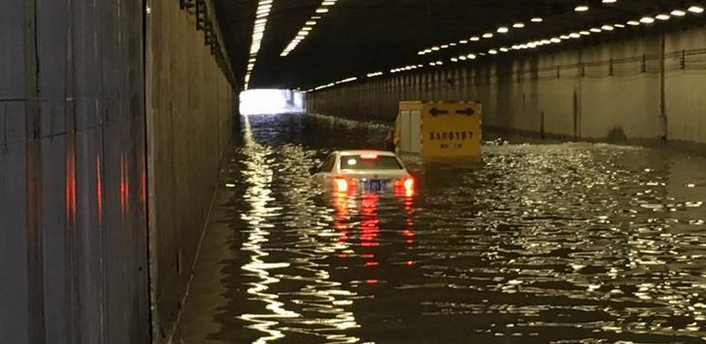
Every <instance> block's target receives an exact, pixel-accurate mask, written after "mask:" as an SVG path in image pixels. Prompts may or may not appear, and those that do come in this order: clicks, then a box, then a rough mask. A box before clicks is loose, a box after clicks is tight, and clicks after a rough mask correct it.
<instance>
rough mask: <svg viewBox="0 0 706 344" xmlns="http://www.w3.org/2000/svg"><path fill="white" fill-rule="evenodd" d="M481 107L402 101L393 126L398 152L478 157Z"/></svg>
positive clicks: (427, 157)
mask: <svg viewBox="0 0 706 344" xmlns="http://www.w3.org/2000/svg"><path fill="white" fill-rule="evenodd" d="M482 109H483V107H482V105H481V104H480V103H477V102H427V101H403V102H400V104H399V113H398V115H397V121H396V125H395V143H396V147H397V152H398V153H402V154H405V153H412V154H419V155H420V156H421V157H422V158H424V159H437V158H440V159H443V158H455V159H466V158H468V159H479V158H480V156H481V138H482V131H481V130H482V123H483V110H482Z"/></svg>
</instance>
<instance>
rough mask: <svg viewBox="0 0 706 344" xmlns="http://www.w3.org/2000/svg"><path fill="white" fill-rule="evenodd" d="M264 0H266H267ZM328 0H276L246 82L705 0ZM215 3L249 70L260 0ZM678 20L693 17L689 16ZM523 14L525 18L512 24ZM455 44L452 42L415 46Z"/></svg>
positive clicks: (451, 50) (540, 34) (406, 57)
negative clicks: (299, 38)
mask: <svg viewBox="0 0 706 344" xmlns="http://www.w3.org/2000/svg"><path fill="white" fill-rule="evenodd" d="M262 1H265V4H267V0H260V2H262ZM322 1H327V0H272V7H271V10H270V13H269V15H268V16H267V24H266V29H265V33H264V36H263V39H262V44H261V49H260V50H259V52H258V54H257V61H256V62H255V67H254V70H253V71H252V77H251V81H250V88H302V89H308V88H313V87H316V86H319V85H323V84H327V83H330V82H333V81H337V80H342V79H346V78H349V77H364V76H365V75H367V74H368V73H371V72H377V71H382V72H385V73H386V74H387V73H389V71H390V70H391V69H394V68H398V67H403V66H408V65H420V64H421V65H424V66H428V65H429V63H430V62H434V61H437V60H440V61H444V62H445V63H450V58H452V57H457V56H460V55H465V54H468V53H474V52H487V51H488V49H491V48H499V47H506V46H507V47H510V46H512V45H514V44H522V43H526V42H529V41H532V40H538V39H544V38H551V37H555V36H558V35H560V34H564V33H569V32H578V31H579V30H587V29H589V28H592V27H595V26H598V27H600V26H602V25H604V24H616V23H623V24H624V23H626V22H627V21H629V20H633V19H637V20H639V19H640V18H641V17H642V16H645V15H651V16H655V15H657V14H659V13H670V12H671V11H672V10H674V9H676V8H683V9H687V8H688V7H690V6H692V5H694V4H699V2H698V1H684V2H681V1H673V0H617V1H616V2H615V3H602V1H601V0H594V1H579V0H521V1H520V0H338V1H335V5H330V6H328V7H327V8H328V9H329V12H328V13H323V14H317V13H315V12H316V10H317V8H320V7H322ZM328 1H332V0H328ZM580 4H588V5H589V6H590V9H589V10H588V11H587V12H576V11H575V8H576V6H577V5H580ZM216 6H217V10H218V12H219V20H220V23H221V28H222V30H223V33H224V36H225V39H226V46H227V48H228V51H229V54H230V58H231V60H232V62H233V66H234V70H235V71H236V72H238V71H239V72H240V73H239V74H240V77H241V78H243V76H244V75H245V74H246V71H247V65H248V60H249V58H250V56H249V55H250V50H251V43H252V37H253V27H254V23H255V20H256V18H255V16H256V11H257V9H258V0H216ZM315 15H320V16H321V19H317V20H316V21H317V24H316V25H315V26H313V28H312V30H311V31H309V32H310V33H309V34H308V36H306V37H305V39H304V40H303V41H301V43H300V44H299V45H298V46H297V47H296V49H294V50H293V51H292V52H291V53H290V54H289V55H288V56H280V55H281V54H282V52H283V51H284V50H285V48H286V47H287V46H288V45H289V44H290V42H291V41H292V40H293V39H294V38H295V36H297V34H298V32H299V31H300V30H301V29H302V27H304V26H305V23H306V22H307V21H309V20H311V17H312V16H315ZM533 17H540V18H542V19H543V21H542V22H540V23H533V22H531V20H530V19H531V18H533ZM692 17H693V16H692ZM704 17H706V14H704ZM672 19H676V18H672ZM677 20H681V21H684V20H686V21H693V20H695V19H691V17H690V16H689V15H687V16H686V17H684V18H678V19H677ZM677 20H671V21H665V22H660V21H659V20H657V22H656V23H655V24H651V25H641V26H639V27H630V26H627V28H625V29H618V28H616V30H615V31H612V32H609V33H606V32H603V33H602V34H593V35H592V36H589V37H583V38H585V39H583V40H581V42H582V43H583V42H590V41H593V42H595V41H597V40H605V39H612V37H615V36H616V35H621V34H620V33H618V32H619V31H620V32H628V31H629V32H630V33H629V34H642V33H643V31H644V30H655V29H654V28H649V26H653V27H658V26H659V27H665V26H667V25H678V24H675V22H676V21H677ZM701 20H703V18H702V19H701ZM518 22H521V23H524V24H525V25H526V26H525V27H524V28H512V25H513V24H514V23H518ZM679 25H680V24H679ZM502 26H506V27H509V28H510V32H508V33H505V34H499V33H497V32H496V31H497V29H498V28H499V27H502ZM487 32H492V33H494V37H493V38H489V39H481V40H480V41H477V42H468V43H466V44H462V43H461V41H464V40H468V39H469V38H471V37H473V36H477V35H482V34H483V33H487ZM622 35H624V34H622ZM449 43H455V44H456V46H449V47H448V48H445V49H440V50H439V51H432V52H431V53H429V54H425V55H419V54H418V53H419V52H420V51H422V50H424V49H427V48H431V47H435V46H436V47H441V46H442V45H445V44H449ZM570 44H571V43H570ZM573 44H576V43H573ZM512 53H517V54H519V53H527V52H526V51H524V52H512ZM486 58H487V56H486ZM461 62H463V61H461ZM466 63H468V62H466Z"/></svg>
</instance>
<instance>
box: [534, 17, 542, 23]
mask: <svg viewBox="0 0 706 344" xmlns="http://www.w3.org/2000/svg"><path fill="white" fill-rule="evenodd" d="M543 21H544V19H542V18H541V17H534V18H532V22H533V23H541V22H543Z"/></svg>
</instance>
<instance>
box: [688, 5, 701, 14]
mask: <svg viewBox="0 0 706 344" xmlns="http://www.w3.org/2000/svg"><path fill="white" fill-rule="evenodd" d="M689 12H691V13H697V14H698V13H704V8H703V7H701V6H697V5H695V6H691V7H689Z"/></svg>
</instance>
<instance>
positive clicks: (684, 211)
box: [178, 115, 706, 343]
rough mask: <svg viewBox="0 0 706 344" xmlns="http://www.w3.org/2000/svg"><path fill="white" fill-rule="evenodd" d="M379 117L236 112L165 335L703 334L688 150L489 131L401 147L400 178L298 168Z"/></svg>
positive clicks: (698, 165) (663, 338)
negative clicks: (325, 183) (174, 326)
mask: <svg viewBox="0 0 706 344" xmlns="http://www.w3.org/2000/svg"><path fill="white" fill-rule="evenodd" d="M387 130H388V128H386V127H384V126H379V125H372V124H365V123H357V122H350V121H343V120H335V119H333V118H328V117H315V116H297V115H283V116H251V117H248V118H247V120H245V121H244V124H243V137H242V142H241V143H239V144H237V145H235V146H234V147H233V148H232V150H231V152H230V153H229V157H228V161H229V163H228V164H227V166H225V167H224V172H223V174H224V179H223V182H222V184H223V185H222V187H221V189H220V191H219V195H218V198H217V201H216V202H217V206H216V209H215V210H214V214H213V217H212V222H213V223H212V225H211V226H210V227H209V228H208V231H207V234H206V236H205V238H204V242H203V247H202V253H201V256H200V258H199V261H198V263H197V265H196V275H195V277H194V281H193V284H192V288H191V291H190V294H189V297H188V298H187V303H186V305H185V310H184V314H183V316H182V318H181V322H180V325H179V328H178V333H179V338H180V339H179V340H180V341H181V342H183V343H702V342H706V339H704V338H706V224H705V221H706V206H705V205H704V203H703V202H705V201H706V159H704V158H703V157H695V156H689V155H686V154H681V153H679V154H677V153H675V152H670V151H667V150H655V149H647V148H636V147H622V146H614V145H607V144H588V143H559V142H556V143H546V142H530V143H522V142H519V141H515V143H509V142H505V141H503V140H494V141H490V142H488V143H487V144H486V146H485V148H484V149H485V156H484V159H483V162H482V163H480V164H461V163H449V164H436V165H422V164H420V163H418V162H414V161H411V162H408V165H409V166H408V167H409V168H410V170H412V171H413V173H414V174H415V175H416V177H417V179H418V184H419V185H418V189H417V191H416V193H415V194H410V195H397V196H395V195H386V194H372V193H371V194H363V195H359V196H349V197H343V196H340V197H339V196H334V195H333V194H332V192H330V191H326V190H321V189H320V188H319V187H318V186H317V185H316V184H314V182H313V181H312V179H311V178H310V175H309V169H310V168H311V167H312V166H314V165H316V164H317V163H318V162H319V161H320V160H321V159H323V158H324V157H325V155H326V154H327V153H329V152H330V151H331V150H333V149H339V148H361V147H382V146H383V142H382V141H383V138H384V136H385V134H386V131H387Z"/></svg>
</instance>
